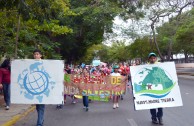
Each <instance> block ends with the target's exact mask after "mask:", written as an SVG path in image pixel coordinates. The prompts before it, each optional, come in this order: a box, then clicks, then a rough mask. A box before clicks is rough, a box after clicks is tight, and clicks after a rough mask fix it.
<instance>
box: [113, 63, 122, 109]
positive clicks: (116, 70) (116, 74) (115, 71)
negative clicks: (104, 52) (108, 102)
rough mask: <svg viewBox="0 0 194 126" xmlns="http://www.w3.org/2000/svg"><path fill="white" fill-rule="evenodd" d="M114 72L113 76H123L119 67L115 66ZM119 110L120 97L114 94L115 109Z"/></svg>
mask: <svg viewBox="0 0 194 126" xmlns="http://www.w3.org/2000/svg"><path fill="white" fill-rule="evenodd" d="M113 69H114V71H113V73H111V76H121V74H120V73H119V66H118V65H115V66H114V67H113ZM116 108H119V95H117V94H113V109H116Z"/></svg>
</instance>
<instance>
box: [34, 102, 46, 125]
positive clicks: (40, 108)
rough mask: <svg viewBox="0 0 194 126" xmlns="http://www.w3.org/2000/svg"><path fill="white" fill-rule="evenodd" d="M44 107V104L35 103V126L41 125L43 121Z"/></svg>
mask: <svg viewBox="0 0 194 126" xmlns="http://www.w3.org/2000/svg"><path fill="white" fill-rule="evenodd" d="M44 109H45V105H44V104H39V105H38V104H37V105H36V110H37V114H38V119H37V124H36V126H43V123H44Z"/></svg>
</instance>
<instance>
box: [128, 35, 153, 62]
mask: <svg viewBox="0 0 194 126" xmlns="http://www.w3.org/2000/svg"><path fill="white" fill-rule="evenodd" d="M153 47H154V45H153V43H150V38H149V36H145V37H143V38H139V39H136V40H135V42H134V43H132V44H131V45H129V46H128V47H127V48H128V50H129V53H130V58H131V59H133V58H141V59H142V60H143V61H147V59H148V54H149V53H150V52H155V51H156V50H155V49H153Z"/></svg>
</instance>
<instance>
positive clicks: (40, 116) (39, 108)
mask: <svg viewBox="0 0 194 126" xmlns="http://www.w3.org/2000/svg"><path fill="white" fill-rule="evenodd" d="M33 55H34V59H36V60H41V57H42V52H41V51H40V50H38V49H36V50H34V52H33ZM36 110H37V113H38V119H37V124H36V126H43V123H44V110H45V104H36Z"/></svg>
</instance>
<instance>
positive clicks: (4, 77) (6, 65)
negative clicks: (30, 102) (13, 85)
mask: <svg viewBox="0 0 194 126" xmlns="http://www.w3.org/2000/svg"><path fill="white" fill-rule="evenodd" d="M10 78H11V67H10V59H5V60H4V61H3V63H2V64H1V68H0V84H2V85H3V94H4V100H5V103H6V105H5V107H6V108H5V109H6V110H9V107H10V82H11V81H10Z"/></svg>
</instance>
